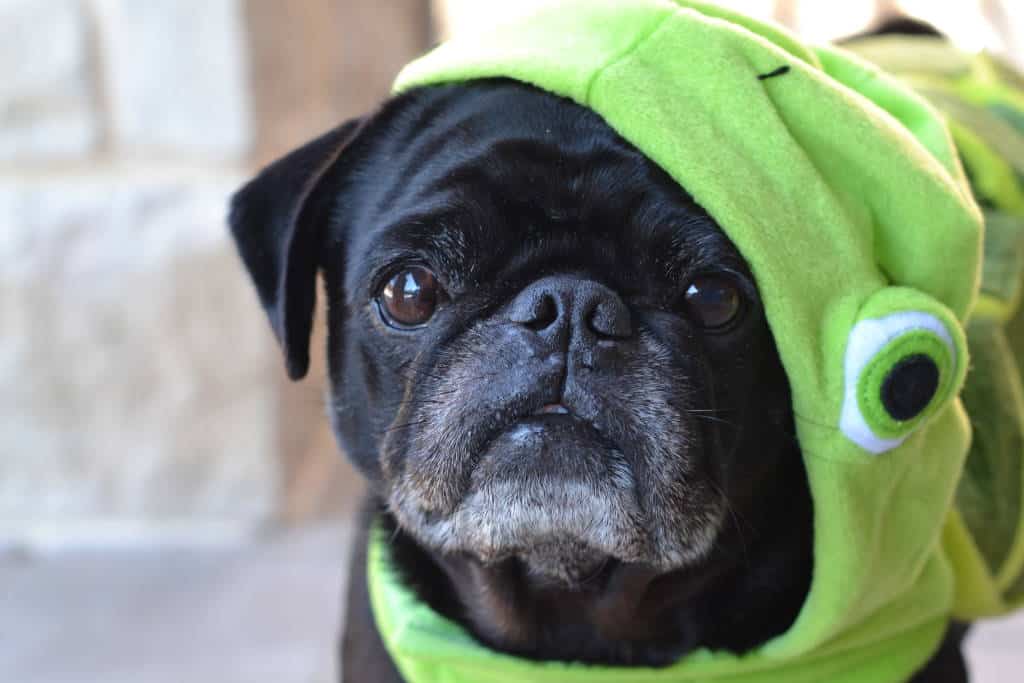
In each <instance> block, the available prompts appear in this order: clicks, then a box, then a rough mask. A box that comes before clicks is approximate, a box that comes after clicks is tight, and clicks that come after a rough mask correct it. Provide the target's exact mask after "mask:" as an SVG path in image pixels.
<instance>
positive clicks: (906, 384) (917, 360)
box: [882, 354, 939, 421]
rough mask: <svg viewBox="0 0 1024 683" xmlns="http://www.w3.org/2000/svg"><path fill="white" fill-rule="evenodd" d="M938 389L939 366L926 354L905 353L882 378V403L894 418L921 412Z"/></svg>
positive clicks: (911, 416)
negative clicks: (907, 354) (912, 354)
mask: <svg viewBox="0 0 1024 683" xmlns="http://www.w3.org/2000/svg"><path fill="white" fill-rule="evenodd" d="M938 390H939V366H938V365H937V364H936V363H935V361H934V360H932V359H931V358H930V357H929V356H926V355H924V354H918V355H914V356H907V357H906V358H904V359H902V360H901V361H900V362H899V363H897V364H896V365H894V366H893V368H892V370H890V371H889V374H888V375H886V376H885V381H884V382H882V406H883V407H884V408H885V412H887V413H889V416H890V417H891V418H892V419H894V420H898V421H903V420H910V419H913V418H915V417H917V416H918V415H920V414H921V413H922V412H924V409H925V408H927V407H928V404H929V403H931V400H932V398H934V397H935V392H936V391H938Z"/></svg>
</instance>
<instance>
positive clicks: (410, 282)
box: [377, 266, 442, 327]
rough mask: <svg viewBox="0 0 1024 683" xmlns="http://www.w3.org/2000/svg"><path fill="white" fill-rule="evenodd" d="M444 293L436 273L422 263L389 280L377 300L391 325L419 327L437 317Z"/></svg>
mask: <svg viewBox="0 0 1024 683" xmlns="http://www.w3.org/2000/svg"><path fill="white" fill-rule="evenodd" d="M441 295H442V291H441V286H440V285H439V284H438V282H437V277H436V276H435V275H434V273H432V272H431V271H430V270H428V269H426V268H424V267H423V266H412V267H410V268H406V269H404V270H401V271H399V272H398V273H396V274H395V275H394V276H393V277H392V278H391V279H390V280H388V282H387V283H386V284H385V285H384V289H383V290H382V291H381V293H380V296H379V297H377V301H378V303H379V305H380V311H381V315H382V316H383V318H384V320H385V322H387V323H388V324H390V325H392V326H394V327H418V326H420V325H424V324H426V322H427V321H428V320H430V319H431V318H432V317H433V316H434V311H435V310H437V305H438V303H439V301H440V298H441Z"/></svg>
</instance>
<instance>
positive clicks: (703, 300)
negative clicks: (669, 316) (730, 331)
mask: <svg viewBox="0 0 1024 683" xmlns="http://www.w3.org/2000/svg"><path fill="white" fill-rule="evenodd" d="M684 305H685V307H686V312H687V314H688V315H689V316H690V319H691V320H693V321H694V322H695V323H697V324H698V325H700V326H701V327H702V328H703V329H705V330H708V331H711V332H722V331H725V330H726V329H727V328H729V327H730V326H731V325H732V324H733V323H734V322H736V320H737V319H738V318H739V317H740V314H741V313H742V312H743V294H742V293H741V291H740V287H739V285H738V284H737V283H736V281H735V279H733V278H732V277H730V276H728V275H702V276H700V277H698V278H696V279H694V280H693V282H691V283H690V286H689V287H687V289H686V294H685V296H684Z"/></svg>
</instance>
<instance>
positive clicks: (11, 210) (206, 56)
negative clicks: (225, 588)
mask: <svg viewBox="0 0 1024 683" xmlns="http://www.w3.org/2000/svg"><path fill="white" fill-rule="evenodd" d="M425 8H426V3H425V2H420V1H416V0H408V1H407V0H397V1H390V2H384V3H380V2H368V1H365V0H344V2H314V1H305V0H303V1H296V0H290V1H289V2H287V3H284V2H278V1H277V0H251V1H249V2H243V1H242V0H147V1H146V2H135V1H133V0H0V64H2V65H3V69H2V70H3V73H4V78H3V79H0V264H2V266H0V382H2V385H3V389H2V390H0V542H7V543H10V542H23V541H29V542H36V543H58V542H66V541H72V542H78V541H86V542H91V541H94V540H97V539H98V540H103V541H120V540H128V541H133V540H137V539H140V538H144V539H147V540H153V539H161V538H166V539H171V540H174V539H182V540H184V539H189V540H194V539H196V538H206V537H209V538H214V539H219V538H224V537H226V536H227V537H230V536H237V535H239V534H247V533H249V532H250V531H252V530H253V529H259V528H262V527H264V526H266V525H267V524H268V523H272V522H275V521H279V520H281V519H282V518H287V519H302V518H306V517H308V516H311V515H314V514H318V513H319V512H322V511H323V509H324V508H325V507H329V506H328V505H327V503H326V502H325V501H328V500H347V499H350V498H352V496H353V495H354V493H353V492H352V490H351V488H350V487H348V486H347V485H346V484H347V481H348V479H349V477H348V475H347V473H346V471H345V470H344V469H343V468H342V467H341V466H340V465H339V462H340V458H338V457H337V454H336V452H335V449H334V447H333V444H332V443H331V441H330V438H329V434H328V433H327V432H326V427H325V425H324V421H323V418H322V409H321V408H320V404H321V396H322V391H323V374H322V366H321V368H320V369H319V370H317V371H316V372H314V373H313V376H312V378H311V380H309V381H308V382H307V383H306V384H304V385H300V386H298V387H292V386H288V385H287V384H286V381H285V380H284V376H283V372H282V371H281V369H280V366H281V363H280V358H279V354H278V350H277V348H276V346H275V345H274V342H273V339H272V336H271V334H270V332H269V327H268V325H267V323H266V321H265V320H264V317H263V313H262V311H261V310H260V309H259V306H258V303H257V300H256V297H255V294H254V291H253V290H252V288H251V286H250V285H249V283H248V281H247V278H246V276H245V274H244V273H243V272H242V270H241V268H240V265H239V262H238V260H237V258H236V256H235V254H234V251H233V247H232V245H231V244H230V243H229V241H228V235H227V232H226V229H225V225H224V216H225V208H226V202H227V197H228V196H229V194H230V193H231V192H232V191H233V190H234V189H235V188H236V187H237V186H238V185H239V184H240V183H241V182H243V181H244V179H245V178H247V177H248V176H249V175H250V174H251V173H252V171H253V170H254V167H255V166H257V165H260V164H262V163H265V162H266V161H268V160H270V159H272V158H274V157H276V156H278V155H279V154H282V153H284V152H285V151H287V149H289V148H291V147H293V146H295V145H297V144H299V143H300V142H302V141H303V140H305V139H307V138H309V137H312V136H313V135H315V134H316V133H318V132H320V131H322V130H323V129H325V128H327V127H329V126H333V125H335V124H336V123H337V122H338V121H340V120H341V119H342V118H344V117H346V116H349V115H352V114H355V113H357V112H358V111H361V110H362V109H363V108H365V107H367V106H368V105H369V103H370V102H372V101H374V100H376V99H378V98H379V97H380V96H382V95H383V94H385V93H386V90H387V84H388V83H389V81H390V80H391V78H392V76H393V74H394V72H395V70H396V69H397V66H398V65H400V64H401V63H403V62H404V61H406V60H407V59H409V58H410V57H411V56H412V55H413V54H415V53H417V52H419V51H421V50H422V49H423V48H424V47H425V46H426V44H427V41H428V40H429V26H430V23H429V13H428V12H427V10H426V9H425ZM382 21H386V22H387V23H381V22H382Z"/></svg>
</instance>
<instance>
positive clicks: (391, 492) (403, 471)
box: [230, 79, 966, 682]
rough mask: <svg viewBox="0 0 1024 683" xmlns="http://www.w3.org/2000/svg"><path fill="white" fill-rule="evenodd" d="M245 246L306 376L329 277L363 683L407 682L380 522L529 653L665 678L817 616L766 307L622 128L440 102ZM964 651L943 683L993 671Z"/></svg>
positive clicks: (437, 587)
mask: <svg viewBox="0 0 1024 683" xmlns="http://www.w3.org/2000/svg"><path fill="white" fill-rule="evenodd" d="M709 172H713V169H709ZM737 191H741V189H740V188H737ZM230 226H231V230H232V232H233V235H234V238H235V240H236V242H237V246H238V249H239V252H240V254H241V257H242V259H243V261H244V263H245V265H246V266H247V268H248V270H249V272H250V274H251V275H252V279H253V282H254V283H255V286H256V289H257V291H258V294H259V297H260V299H261V301H262V304H263V306H264V308H265V309H266V311H267V313H268V314H269V318H270V322H271V325H272V327H273V330H274V332H275V333H276V336H277V338H278V340H279V341H280V344H281V346H282V348H283V351H284V357H285V361H286V364H287V369H288V372H289V374H290V376H291V377H292V378H293V379H299V378H301V377H302V376H303V375H304V374H305V373H306V371H307V368H308V364H309V338H310V330H311V326H312V324H313V311H314V304H315V299H316V289H317V279H318V275H319V276H321V277H322V282H323V295H324V296H325V297H326V302H327V313H328V316H327V327H328V341H327V349H326V353H327V361H328V367H329V376H330V396H329V409H328V412H329V416H330V419H331V421H332V424H333V428H334V431H335V433H336V435H337V439H338V442H339V444H340V446H341V450H342V451H343V452H344V453H345V454H346V455H347V456H348V457H349V458H350V459H351V461H352V462H353V463H354V464H355V466H356V467H357V468H358V470H359V471H360V472H361V473H362V474H363V475H364V476H365V477H366V479H367V481H368V482H369V491H370V493H369V500H368V501H367V504H366V513H365V514H364V516H363V522H362V528H363V536H362V538H361V539H360V540H359V542H358V543H357V545H356V548H357V550H356V552H355V553H354V557H353V560H352V566H351V571H350V576H351V582H350V587H349V598H348V615H347V620H346V621H347V623H346V632H345V636H344V642H343V654H342V662H343V665H344V680H346V681H379V682H392V681H395V682H397V681H401V680H402V678H401V676H400V674H399V673H398V671H397V669H396V668H395V666H394V664H393V662H392V660H391V658H390V657H389V655H388V653H387V651H386V650H385V648H384V646H383V644H382V641H381V638H380V635H379V633H378V631H377V627H376V625H375V622H374V617H373V614H372V609H371V603H370V597H369V595H368V591H367V581H366V555H365V552H366V551H365V549H366V545H367V543H366V534H367V533H369V531H368V530H369V529H370V528H371V526H374V527H376V528H377V529H378V530H379V531H380V532H382V533H384V534H386V535H387V537H388V539H389V545H390V549H391V553H392V558H393V563H394V567H395V569H396V571H397V572H398V574H399V575H400V579H401V581H402V582H403V583H404V584H405V585H406V586H407V587H409V589H410V590H412V591H413V592H414V594H415V595H416V596H417V597H418V598H419V599H420V600H422V601H423V602H424V603H426V604H427V605H429V606H430V608H432V609H433V610H435V611H437V612H438V613H440V614H441V615H443V616H445V617H447V618H449V619H451V620H453V621H454V622H456V623H457V624H459V625H460V626H462V627H463V628H464V629H465V630H466V631H468V632H469V633H470V634H472V636H473V637H474V638H476V639H477V640H478V641H480V642H481V643H482V644H484V645H485V646H487V647H488V648H491V649H493V650H496V651H499V652H504V653H509V654H512V655H515V656H518V657H524V658H528V659H535V660H561V661H573V662H585V663H592V664H601V665H611V666H624V667H628V666H643V667H662V666H666V665H670V664H672V663H673V662H676V661H677V660H679V659H680V658H681V657H683V656H684V655H686V654H688V653H691V652H693V651H694V650H696V649H698V648H709V649H714V650H725V651H730V652H734V653H737V654H742V653H744V652H747V651H748V650H750V649H751V648H754V647H755V646H757V645H760V644H762V643H764V642H766V641H768V640H769V639H771V638H772V637H774V636H776V635H779V634H781V633H783V632H784V631H786V630H787V629H788V628H789V627H790V626H791V625H792V624H793V622H794V620H795V619H796V617H797V614H798V612H799V610H800V608H801V605H802V604H803V601H804V599H805V597H806V595H807V591H808V587H809V584H810V580H811V570H812V564H813V563H812V545H813V543H812V537H813V534H812V525H813V515H812V505H811V500H810V494H809V489H808V483H807V477H806V474H805V471H804V467H803V464H802V460H801V451H800V448H799V445H798V443H797V440H796V435H795V429H794V417H793V411H792V406H791V401H790V394H789V386H788V383H787V379H786V374H785V372H784V370H783V368H782V364H781V362H780V359H779V355H778V353H777V351H776V349H775V345H774V342H773V339H772V334H771V332H770V330H769V327H768V324H767V322H766V318H765V313H764V310H763V308H762V305H761V301H760V299H759V294H758V288H757V286H756V284H755V281H754V278H753V277H752V275H751V272H750V269H749V268H748V266H747V264H746V262H745V261H744V259H743V258H742V257H741V256H740V254H739V252H738V251H737V249H736V248H735V247H734V246H733V244H732V243H731V242H730V241H729V239H728V238H727V237H726V235H725V233H724V232H723V231H722V229H721V228H720V227H719V226H718V225H717V224H716V223H715V221H714V220H713V219H712V218H711V217H710V216H709V215H708V214H707V213H706V212H705V211H704V210H703V209H702V208H701V207H700V206H699V205H698V204H697V203H696V202H695V201H694V200H693V199H692V198H691V197H690V196H689V195H688V194H687V192H686V190H685V188H681V187H680V186H679V185H678V184H677V183H676V182H675V181H674V180H672V179H671V178H670V177H668V176H667V175H666V173H665V172H664V171H663V170H661V168H659V167H658V166H657V165H656V164H655V163H653V162H652V161H651V160H650V159H648V158H647V157H645V156H644V155H643V154H642V153H640V152H639V151H638V150H637V149H636V148H635V147H633V146H632V145H631V144H629V143H628V142H626V141H625V140H624V139H622V138H621V137H620V136H619V135H617V134H616V133H615V132H614V131H613V130H612V129H611V128H610V127H609V126H608V125H607V124H606V123H605V122H604V121H603V120H602V119H601V118H600V117H599V116H598V115H596V114H595V113H593V112H592V111H590V110H589V109H586V108H583V107H581V106H579V105H577V104H575V103H573V102H571V101H569V100H567V99H564V98H561V97H558V96H555V95H551V94H548V93H546V92H542V91H541V90H539V89H536V88H533V87H531V86H528V85H524V84H521V83H517V82H513V81H510V80H503V79H493V80H486V81H477V82H473V83H470V84H457V85H444V86H435V87H425V88H419V89H415V90H413V91H411V92H408V93H405V94H402V95H399V96H396V97H394V98H393V99H391V100H389V101H388V102H386V103H385V104H384V105H383V106H382V107H381V108H380V109H379V110H378V111H376V112H375V113H373V114H371V115H368V116H366V117H363V118H360V119H358V120H354V121H350V122H347V123H344V124H342V125H341V126H339V127H338V128H336V129H334V130H332V131H330V132H328V133H327V134H325V135H323V136H322V137H320V138H318V139H316V140H313V141H312V142H310V143H308V144H306V145H305V146H303V147H301V148H299V149H297V150H295V151H294V152H292V153H290V154H289V155H287V156H286V157H284V158H283V159H281V160H279V161H277V162H275V163H273V164H271V165H270V166H269V167H267V168H266V169H264V170H263V171H262V172H261V173H260V174H259V175H258V176H257V177H256V178H255V179H254V180H252V181H251V182H250V183H248V184H247V185H246V186H245V187H244V188H242V189H241V190H240V191H239V192H238V193H237V195H236V196H235V197H234V199H233V202H232V207H231V213H230ZM961 635H962V634H960V633H959V632H958V627H953V628H951V630H950V633H949V635H948V636H947V642H946V644H945V645H944V646H943V649H942V650H941V651H940V652H939V654H937V655H936V657H935V659H934V660H933V661H932V662H931V663H930V664H929V666H928V667H927V668H926V669H925V670H923V671H922V672H921V673H920V674H919V675H918V677H917V678H915V680H916V681H963V680H966V676H965V674H964V667H963V662H962V659H961V657H960V653H959V647H958V644H959V637H960V636H961Z"/></svg>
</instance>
